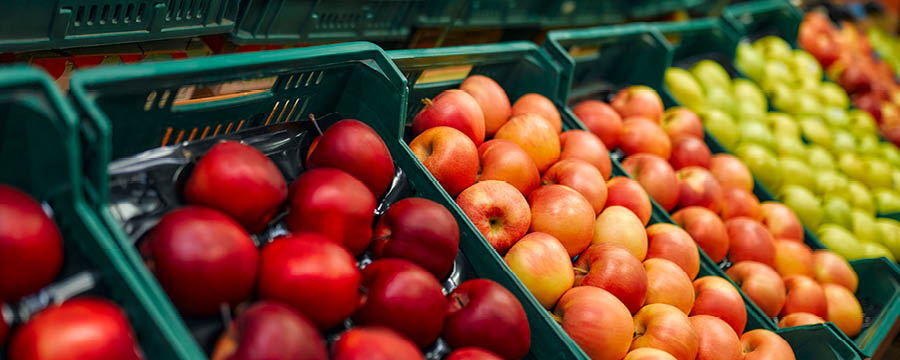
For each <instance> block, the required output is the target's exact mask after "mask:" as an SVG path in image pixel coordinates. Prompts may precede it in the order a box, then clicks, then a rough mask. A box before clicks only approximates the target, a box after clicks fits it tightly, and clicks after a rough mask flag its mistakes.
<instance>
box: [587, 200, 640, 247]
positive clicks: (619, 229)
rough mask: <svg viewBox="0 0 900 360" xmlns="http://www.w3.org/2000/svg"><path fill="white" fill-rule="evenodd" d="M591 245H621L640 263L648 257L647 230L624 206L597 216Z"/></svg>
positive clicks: (609, 209) (614, 207)
mask: <svg viewBox="0 0 900 360" xmlns="http://www.w3.org/2000/svg"><path fill="white" fill-rule="evenodd" d="M591 243H592V244H601V243H613V244H619V245H621V246H623V247H625V248H626V249H628V251H630V252H631V254H632V255H634V257H636V258H637V259H638V260H639V261H644V258H646V257H647V230H645V229H644V225H643V224H642V223H641V220H640V219H638V217H637V215H635V214H634V213H633V212H631V210H628V208H625V207H622V206H610V207H608V208H606V209H605V210H603V212H602V213H600V215H598V216H597V220H596V221H595V222H594V233H593V239H592V241H591Z"/></svg>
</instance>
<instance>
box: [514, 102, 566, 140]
mask: <svg viewBox="0 0 900 360" xmlns="http://www.w3.org/2000/svg"><path fill="white" fill-rule="evenodd" d="M521 114H537V115H540V116H541V117H542V118H544V120H547V121H548V122H549V123H550V125H551V126H553V128H554V129H556V133H557V134H558V133H560V132H562V119H561V118H560V117H559V110H557V109H556V105H553V102H552V101H550V99H548V98H547V97H545V96H544V95H541V94H536V93H530V94H525V95H522V97H520V98H519V99H518V100H516V102H515V104H513V106H512V116H516V115H521Z"/></svg>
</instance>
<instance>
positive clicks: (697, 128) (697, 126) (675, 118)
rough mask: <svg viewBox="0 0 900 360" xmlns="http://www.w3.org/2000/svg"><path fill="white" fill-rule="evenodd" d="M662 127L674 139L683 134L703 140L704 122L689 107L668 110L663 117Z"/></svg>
mask: <svg viewBox="0 0 900 360" xmlns="http://www.w3.org/2000/svg"><path fill="white" fill-rule="evenodd" d="M662 128H663V130H664V131H665V132H666V135H669V139H672V140H674V139H675V138H677V137H679V136H682V135H686V136H693V137H696V138H698V139H700V140H703V135H704V134H703V123H701V122H700V117H699V116H697V114H695V113H694V112H693V111H690V110H688V109H687V108H683V107H673V108H669V109H668V110H666V112H665V113H663V117H662Z"/></svg>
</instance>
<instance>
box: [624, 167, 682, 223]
mask: <svg viewBox="0 0 900 360" xmlns="http://www.w3.org/2000/svg"><path fill="white" fill-rule="evenodd" d="M622 169H623V170H625V172H627V173H628V174H629V175H631V176H632V177H633V178H634V179H635V180H637V182H638V183H640V184H641V186H642V187H643V188H644V190H646V191H647V194H648V195H650V197H651V198H653V200H654V201H656V203H657V204H659V206H662V207H663V209H665V210H667V211H668V210H672V209H674V208H675V205H677V204H678V195H679V192H678V177H677V176H675V170H674V169H672V166H671V165H669V163H668V162H667V161H666V160H665V159H663V158H661V157H659V156H656V155H653V154H643V153H642V154H634V155H631V156H628V157H626V158H625V160H624V161H622Z"/></svg>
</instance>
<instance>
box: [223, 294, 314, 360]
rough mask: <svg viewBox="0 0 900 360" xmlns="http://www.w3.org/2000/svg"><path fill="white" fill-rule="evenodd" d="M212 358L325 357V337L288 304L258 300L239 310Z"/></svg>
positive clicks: (303, 359)
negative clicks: (243, 309)
mask: <svg viewBox="0 0 900 360" xmlns="http://www.w3.org/2000/svg"><path fill="white" fill-rule="evenodd" d="M211 359H212V360H294V359H300V360H328V349H327V348H326V347H325V339H323V338H322V335H321V334H320V333H319V329H316V326H315V324H313V323H312V322H311V321H309V319H307V318H306V317H304V316H303V315H302V314H300V313H299V312H297V311H296V310H294V309H292V308H291V307H290V306H287V305H284V304H282V303H279V302H275V301H260V302H257V303H255V304H253V305H252V306H250V308H248V309H247V311H244V312H243V313H241V315H240V316H238V318H237V319H236V320H235V321H233V322H232V323H231V325H230V326H229V327H228V331H227V332H226V333H225V334H224V335H223V336H222V338H221V339H219V342H218V343H217V344H216V349H215V351H214V352H213V355H212V357H211Z"/></svg>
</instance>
